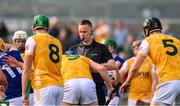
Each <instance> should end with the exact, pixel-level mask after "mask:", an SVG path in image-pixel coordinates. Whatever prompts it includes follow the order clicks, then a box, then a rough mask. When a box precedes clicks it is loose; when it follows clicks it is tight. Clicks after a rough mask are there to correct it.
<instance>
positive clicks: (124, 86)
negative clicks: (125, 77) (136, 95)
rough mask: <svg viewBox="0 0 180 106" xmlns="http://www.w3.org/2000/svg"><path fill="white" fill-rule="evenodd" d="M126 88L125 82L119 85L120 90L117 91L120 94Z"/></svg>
mask: <svg viewBox="0 0 180 106" xmlns="http://www.w3.org/2000/svg"><path fill="white" fill-rule="evenodd" d="M127 86H128V83H127V82H126V81H125V82H124V83H123V84H122V85H121V87H120V89H119V92H120V93H122V92H124V90H125V89H126V87H127Z"/></svg>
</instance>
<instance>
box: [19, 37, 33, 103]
mask: <svg viewBox="0 0 180 106" xmlns="http://www.w3.org/2000/svg"><path fill="white" fill-rule="evenodd" d="M25 47H26V50H25V59H24V65H23V70H22V101H23V104H24V105H28V102H29V101H28V100H27V85H28V80H29V78H30V71H31V66H32V60H33V57H34V48H35V41H34V39H33V38H32V37H29V38H28V39H27V41H26V45H25Z"/></svg>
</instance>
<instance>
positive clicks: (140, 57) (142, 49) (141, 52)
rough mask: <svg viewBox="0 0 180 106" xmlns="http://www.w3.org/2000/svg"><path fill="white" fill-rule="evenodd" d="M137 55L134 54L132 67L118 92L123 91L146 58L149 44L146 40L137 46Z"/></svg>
mask: <svg viewBox="0 0 180 106" xmlns="http://www.w3.org/2000/svg"><path fill="white" fill-rule="evenodd" d="M139 49H140V50H139V52H138V55H137V56H136V59H135V62H134V63H133V65H132V67H131V68H130V70H129V72H128V76H127V79H126V81H125V82H124V83H123V84H122V86H121V88H120V92H123V91H124V89H125V88H126V86H127V85H128V84H129V82H130V81H131V79H132V78H133V77H134V75H135V74H136V73H137V72H138V69H139V67H140V66H141V64H142V63H143V62H144V60H145V59H146V57H147V55H148V53H149V44H148V42H147V41H146V40H143V42H142V43H141V45H140V47H139Z"/></svg>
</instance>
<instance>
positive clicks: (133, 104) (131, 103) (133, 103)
mask: <svg viewBox="0 0 180 106" xmlns="http://www.w3.org/2000/svg"><path fill="white" fill-rule="evenodd" d="M137 101H138V100H134V99H130V98H128V106H137ZM141 101H143V102H146V103H150V101H149V100H146V99H141Z"/></svg>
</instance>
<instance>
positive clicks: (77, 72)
mask: <svg viewBox="0 0 180 106" xmlns="http://www.w3.org/2000/svg"><path fill="white" fill-rule="evenodd" d="M89 64H90V60H89V59H88V58H87V57H85V56H80V55H63V56H62V67H61V72H62V75H63V80H64V82H65V81H67V80H70V79H74V78H88V79H91V80H92V76H91V73H90V65H89Z"/></svg>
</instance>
